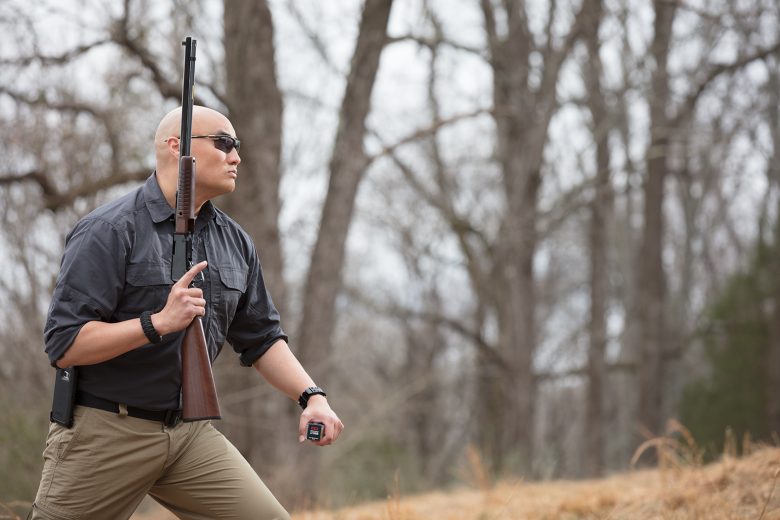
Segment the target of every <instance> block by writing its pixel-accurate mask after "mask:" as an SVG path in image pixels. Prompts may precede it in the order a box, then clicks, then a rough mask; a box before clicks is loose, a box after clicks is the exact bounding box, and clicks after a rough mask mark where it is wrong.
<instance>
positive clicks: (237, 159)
mask: <svg viewBox="0 0 780 520" xmlns="http://www.w3.org/2000/svg"><path fill="white" fill-rule="evenodd" d="M227 160H228V163H230V164H235V165H236V166H238V165H239V164H240V163H241V156H240V155H238V150H237V149H236V148H233V149H232V150H230V153H229V154H228V156H227Z"/></svg>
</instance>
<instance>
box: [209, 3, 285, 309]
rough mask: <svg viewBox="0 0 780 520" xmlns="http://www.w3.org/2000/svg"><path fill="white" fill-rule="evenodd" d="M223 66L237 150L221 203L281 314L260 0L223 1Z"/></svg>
mask: <svg viewBox="0 0 780 520" xmlns="http://www.w3.org/2000/svg"><path fill="white" fill-rule="evenodd" d="M224 24H225V70H226V75H227V77H226V80H227V96H226V99H227V100H228V103H229V106H228V109H229V111H230V120H231V121H232V123H233V125H234V127H235V129H236V132H237V134H238V137H239V138H242V139H243V141H244V143H246V146H244V147H243V148H242V149H241V165H240V166H239V176H238V182H237V184H236V191H235V192H234V193H232V194H231V195H229V196H228V197H227V198H226V199H225V200H224V202H223V204H224V205H225V207H226V209H227V210H228V212H229V213H230V215H231V216H232V217H233V218H234V219H235V220H236V221H237V222H239V223H240V224H241V226H242V227H243V228H244V229H245V230H246V231H247V232H248V233H249V234H250V235H251V236H252V239H253V240H254V243H255V246H256V247H257V250H258V252H259V254H260V256H261V260H262V264H263V276H264V278H265V281H266V284H267V285H268V290H269V292H270V293H271V296H272V298H273V300H274V304H275V305H276V307H277V308H278V309H279V312H280V314H281V316H282V319H284V317H285V316H286V312H285V311H286V310H287V288H286V285H285V283H284V277H283V269H282V265H283V264H282V248H281V242H280V239H279V208H280V204H279V183H280V180H281V172H280V171H279V163H280V157H281V150H282V94H281V92H280V91H279V87H278V86H277V80H276V62H275V59H274V41H273V39H274V27H273V21H272V19H271V12H270V10H269V9H268V4H267V3H266V1H265V0H261V1H256V0H236V1H233V2H230V6H229V8H228V6H226V8H225V15H224Z"/></svg>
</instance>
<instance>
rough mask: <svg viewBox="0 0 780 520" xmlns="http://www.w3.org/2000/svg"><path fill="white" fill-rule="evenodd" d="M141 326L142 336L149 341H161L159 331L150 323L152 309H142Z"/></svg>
mask: <svg viewBox="0 0 780 520" xmlns="http://www.w3.org/2000/svg"><path fill="white" fill-rule="evenodd" d="M141 328H142V329H144V336H146V339H148V340H149V343H159V342H161V341H162V337H161V336H160V333H159V332H157V329H155V328H154V324H153V323H152V311H144V312H142V313H141Z"/></svg>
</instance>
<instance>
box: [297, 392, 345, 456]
mask: <svg viewBox="0 0 780 520" xmlns="http://www.w3.org/2000/svg"><path fill="white" fill-rule="evenodd" d="M312 421H313V422H321V423H322V424H324V425H325V435H323V437H322V438H321V439H320V440H318V441H314V444H316V445H317V446H327V445H328V444H333V443H334V442H336V439H338V438H339V435H341V430H343V429H344V423H342V422H341V419H339V418H338V416H337V415H336V412H334V411H333V410H331V408H330V405H329V404H328V400H327V399H326V398H325V396H322V395H313V396H311V397H310V398H309V402H308V403H307V405H306V409H305V410H304V411H303V413H302V414H301V421H300V424H299V425H298V442H303V441H305V440H306V427H307V425H308V424H309V423H310V422H312Z"/></svg>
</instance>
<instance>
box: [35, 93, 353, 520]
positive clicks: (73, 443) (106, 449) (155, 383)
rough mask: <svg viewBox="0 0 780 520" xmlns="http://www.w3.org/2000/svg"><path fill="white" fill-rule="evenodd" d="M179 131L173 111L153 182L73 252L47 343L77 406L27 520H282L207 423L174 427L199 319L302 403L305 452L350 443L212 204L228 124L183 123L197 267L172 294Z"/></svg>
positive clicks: (227, 173) (213, 119) (238, 233)
mask: <svg viewBox="0 0 780 520" xmlns="http://www.w3.org/2000/svg"><path fill="white" fill-rule="evenodd" d="M180 122H181V109H176V110H173V111H172V112H170V113H168V114H167V115H166V116H165V117H164V118H163V119H162V121H161V122H160V125H159V127H158V129H157V133H156V134H155V145H156V162H157V168H156V171H155V172H154V173H153V174H152V175H151V176H150V177H149V179H148V180H147V181H146V183H145V184H144V185H143V186H142V187H141V188H139V189H137V190H135V191H133V192H131V193H129V194H127V195H125V196H124V197H122V198H120V199H118V200H116V201H114V202H111V203H109V204H107V205H105V206H102V207H100V208H98V209H97V210H95V211H93V212H92V213H90V214H89V215H87V216H86V217H85V218H84V219H82V220H81V221H80V222H79V223H78V224H77V225H76V227H75V228H74V229H73V231H72V232H71V233H70V234H69V235H68V238H67V240H66V245H65V252H64V254H63V258H62V266H61V271H60V274H59V277H58V279H57V285H56V288H55V290H54V296H53V298H52V303H51V307H50V309H49V316H48V320H47V323H46V327H45V339H46V352H47V354H48V355H49V359H50V361H51V363H52V364H53V365H56V366H57V367H60V368H66V367H71V366H78V367H79V368H78V371H79V375H78V393H77V398H76V403H77V405H78V406H76V408H75V411H74V423H73V426H72V427H71V428H66V427H64V426H61V425H60V424H56V423H53V424H52V425H51V428H50V430H49V435H48V438H47V440H46V449H45V451H44V468H43V475H42V478H41V484H40V487H39V490H38V494H37V497H36V499H35V503H34V506H33V511H32V518H49V519H69V520H71V519H76V518H84V519H90V520H100V519H106V520H115V519H120V518H128V517H129V516H130V515H131V514H132V513H133V511H134V510H135V508H136V507H137V505H138V504H139V502H140V501H141V500H142V499H143V497H144V496H145V495H146V494H147V493H148V494H149V495H151V496H152V497H153V498H155V499H156V500H157V501H158V502H160V503H161V504H162V505H163V506H165V507H167V508H168V509H170V510H171V511H172V512H173V513H175V514H176V515H177V516H178V517H180V518H186V519H205V518H220V519H222V518H236V519H250V518H251V519H284V518H289V515H288V514H287V512H286V511H285V510H284V508H283V507H282V506H281V505H280V504H279V503H278V501H277V500H276V499H275V498H274V497H273V495H272V494H271V493H270V491H269V490H268V489H267V488H266V486H265V485H264V484H263V482H262V481H261V480H260V478H259V477H258V476H257V474H255V472H254V471H253V470H252V468H251V467H250V466H249V464H248V463H247V462H246V460H244V458H243V457H242V456H241V455H240V454H239V453H238V451H237V450H236V449H235V448H234V447H233V446H232V445H231V444H230V443H229V442H228V441H227V439H225V438H224V437H223V436H222V434H220V433H219V432H218V431H217V430H216V429H215V428H214V427H213V426H212V425H211V423H210V422H209V421H196V422H187V423H182V422H180V421H178V419H179V417H180V415H179V412H178V410H179V409H180V401H179V396H180V386H181V373H180V371H181V368H180V363H181V354H180V346H181V339H182V337H183V331H184V329H185V328H186V327H187V325H188V324H189V323H190V322H191V321H192V319H193V318H195V317H196V316H201V317H202V318H203V325H204V330H205V334H206V338H207V343H208V349H209V354H210V357H211V360H212V362H213V360H214V359H215V358H216V356H217V355H218V354H219V351H220V349H221V347H222V344H223V342H224V341H225V340H226V339H227V340H228V341H229V342H230V344H231V345H232V346H233V348H234V349H235V350H236V352H237V353H238V354H239V355H240V361H241V363H242V365H245V366H253V367H254V368H255V369H256V370H257V371H258V372H259V373H260V374H261V375H262V376H263V377H264V378H265V379H266V380H268V381H269V382H270V383H271V384H272V385H273V386H274V387H276V388H277V389H279V390H280V391H281V392H283V393H284V394H287V395H288V396H289V397H290V398H292V399H298V400H299V402H300V403H301V406H303V407H304V412H303V414H302V415H301V420H300V427H299V440H300V441H301V442H302V441H303V435H304V431H305V428H306V425H307V423H308V422H310V421H318V422H322V423H324V424H325V436H324V438H323V439H322V440H320V441H318V442H317V443H316V444H318V445H320V446H324V445H327V444H331V443H332V442H334V441H335V440H336V439H337V438H338V436H339V434H340V433H341V430H342V428H343V424H342V423H341V421H340V420H339V418H338V417H337V416H336V414H335V413H334V412H333V411H332V410H331V408H330V406H329V405H328V402H327V399H326V397H325V394H324V392H322V391H321V390H320V389H319V388H316V385H315V384H314V381H312V379H311V378H310V377H309V376H308V374H307V373H306V372H305V370H304V369H303V367H301V365H300V363H299V362H298V361H297V359H296V358H295V357H294V356H293V354H292V353H291V352H290V349H289V348H288V346H287V342H286V340H287V336H286V335H285V333H284V331H283V330H282V328H281V326H280V323H279V315H278V313H277V311H276V309H275V307H274V305H273V303H272V302H271V299H270V297H269V296H268V293H267V291H266V288H265V284H264V281H263V276H262V272H261V269H260V262H259V260H258V257H257V253H256V252H255V249H254V246H253V245H252V242H251V240H250V238H249V237H248V235H247V234H246V233H245V232H244V231H243V230H242V229H241V228H240V227H239V226H238V224H236V223H235V222H234V221H232V220H231V219H229V218H228V217H227V216H226V215H225V214H224V213H223V212H221V211H220V210H218V209H216V208H215V207H214V206H213V205H212V203H211V202H210V199H212V198H214V197H217V196H219V195H222V194H225V193H229V192H232V191H233V190H234V189H235V186H236V180H237V178H238V165H239V164H240V162H241V159H240V157H239V155H238V147H239V144H240V142H239V141H238V140H237V139H236V137H235V136H236V132H235V130H234V129H233V126H232V125H231V124H230V121H228V119H227V118H226V117H224V116H223V115H221V114H220V113H218V112H216V111H214V110H211V109H208V108H205V107H198V106H196V107H194V111H193V122H192V130H193V131H192V133H193V139H192V155H193V156H194V157H195V160H196V199H195V207H196V210H197V212H198V216H197V219H196V223H195V232H194V235H193V244H194V245H193V250H194V253H193V257H194V261H196V262H197V261H198V260H200V262H198V263H196V264H195V265H194V266H193V267H192V269H190V270H189V271H188V272H187V274H186V275H185V276H184V277H182V278H181V279H180V280H179V281H178V282H177V283H175V284H173V285H172V286H171V279H170V256H171V250H172V245H171V244H172V237H173V231H174V219H173V212H174V206H175V193H176V189H177V178H178V160H179V137H178V132H179V128H180ZM193 279H196V280H197V281H198V284H197V285H198V287H190V282H192V281H193ZM150 312H151V314H149V313H150ZM144 320H146V321H145V322H144Z"/></svg>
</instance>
